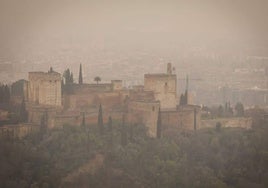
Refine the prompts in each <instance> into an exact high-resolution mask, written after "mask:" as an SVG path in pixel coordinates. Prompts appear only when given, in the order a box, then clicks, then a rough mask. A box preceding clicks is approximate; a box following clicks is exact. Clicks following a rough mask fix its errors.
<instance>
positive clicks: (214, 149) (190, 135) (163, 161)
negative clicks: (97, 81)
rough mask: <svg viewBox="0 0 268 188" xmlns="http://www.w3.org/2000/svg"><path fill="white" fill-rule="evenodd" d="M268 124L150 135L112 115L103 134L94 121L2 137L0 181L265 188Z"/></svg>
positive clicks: (46, 184) (3, 183)
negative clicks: (21, 136)
mask: <svg viewBox="0 0 268 188" xmlns="http://www.w3.org/2000/svg"><path fill="white" fill-rule="evenodd" d="M266 123H267V122H266ZM266 123H264V122H263V123H262V124H261V125H259V126H258V127H255V128H253V129H252V130H245V129H234V128H221V129H220V131H218V130H216V129H205V130H197V131H195V132H184V133H183V132H182V133H179V132H177V131H174V130H170V131H169V130H165V131H164V132H163V134H162V138H161V139H154V138H149V137H147V136H146V129H145V127H144V126H142V125H133V126H130V125H127V124H125V125H126V126H123V127H122V124H121V123H119V122H115V121H113V129H112V131H111V130H110V128H108V126H104V134H103V135H100V134H99V127H98V126H97V125H90V126H88V125H86V127H85V128H81V127H80V126H78V127H73V126H67V125H65V126H64V127H63V129H62V130H48V131H47V132H46V133H42V134H41V133H35V134H33V135H30V136H29V137H27V138H25V139H24V140H12V141H11V140H1V142H0V151H1V155H0V169H1V170H0V187H8V188H9V187H21V188H24V187H40V188H43V187H52V188H53V187H67V188H68V187H129V188H132V187H232V188H235V187H268V181H267V180H268V160H267V159H268V137H267V133H268V127H267V126H265V125H266ZM122 131H125V132H124V134H125V136H126V137H127V139H128V142H127V143H125V145H124V147H122V145H121V141H122V138H121V137H120V135H121V134H122ZM130 132H132V133H131V134H132V139H130V135H131V134H130ZM126 133H127V134H126ZM111 135H112V136H113V141H112V143H111ZM124 139H125V138H124Z"/></svg>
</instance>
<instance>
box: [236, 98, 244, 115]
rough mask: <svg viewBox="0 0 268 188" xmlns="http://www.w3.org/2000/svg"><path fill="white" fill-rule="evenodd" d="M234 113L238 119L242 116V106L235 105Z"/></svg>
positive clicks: (239, 103) (240, 104)
mask: <svg viewBox="0 0 268 188" xmlns="http://www.w3.org/2000/svg"><path fill="white" fill-rule="evenodd" d="M235 111H236V115H237V116H238V117H241V116H244V106H243V104H242V103H241V102H238V103H236V105H235Z"/></svg>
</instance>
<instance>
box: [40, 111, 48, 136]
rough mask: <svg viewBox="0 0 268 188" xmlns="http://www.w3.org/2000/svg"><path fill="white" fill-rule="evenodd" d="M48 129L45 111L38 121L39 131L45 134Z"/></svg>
mask: <svg viewBox="0 0 268 188" xmlns="http://www.w3.org/2000/svg"><path fill="white" fill-rule="evenodd" d="M47 128H48V112H47V111H45V112H44V113H43V115H42V116H41V120H40V131H41V133H45V132H46V131H47Z"/></svg>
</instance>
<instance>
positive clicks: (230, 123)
mask: <svg viewBox="0 0 268 188" xmlns="http://www.w3.org/2000/svg"><path fill="white" fill-rule="evenodd" d="M217 122H219V123H221V125H222V127H233V128H234V127H239V128H245V129H250V128H251V127H252V118H219V119H209V120H202V121H201V125H200V126H201V128H215V127H216V124H217Z"/></svg>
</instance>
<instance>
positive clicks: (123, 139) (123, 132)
mask: <svg viewBox="0 0 268 188" xmlns="http://www.w3.org/2000/svg"><path fill="white" fill-rule="evenodd" d="M122 119H123V120H122V124H121V145H122V146H123V147H124V146H126V145H127V129H126V123H125V119H126V115H125V114H124V115H123V117H122Z"/></svg>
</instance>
